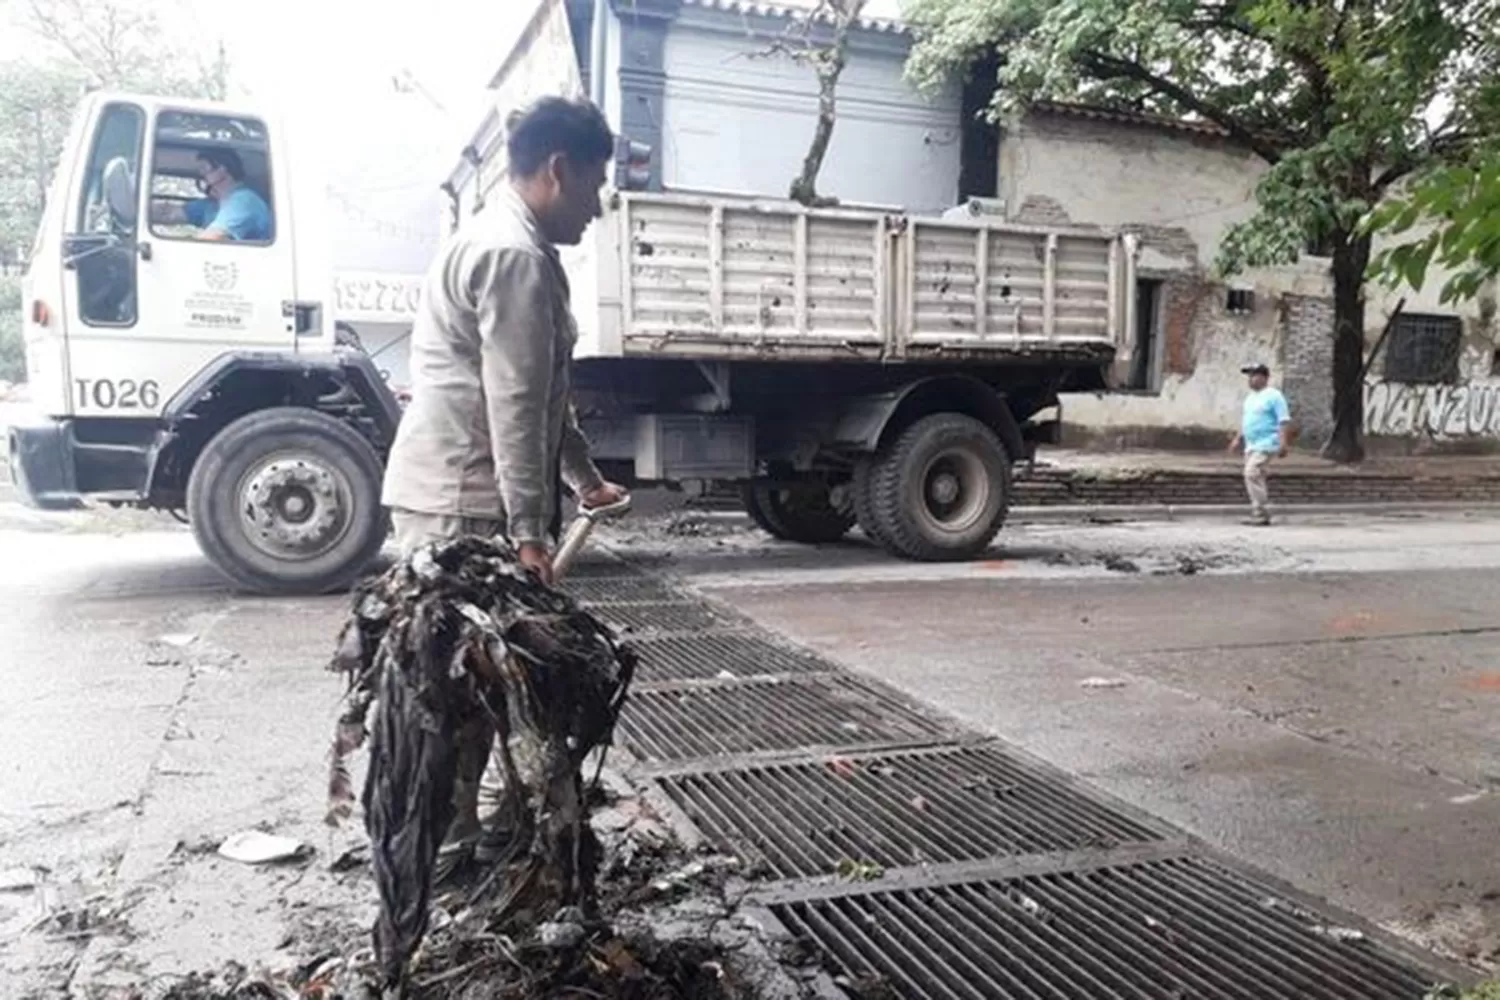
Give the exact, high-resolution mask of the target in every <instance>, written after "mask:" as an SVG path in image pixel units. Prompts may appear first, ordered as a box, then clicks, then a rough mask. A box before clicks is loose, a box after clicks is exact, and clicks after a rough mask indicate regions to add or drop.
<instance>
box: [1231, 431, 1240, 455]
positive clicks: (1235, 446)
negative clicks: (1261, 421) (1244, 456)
mask: <svg viewBox="0 0 1500 1000" xmlns="http://www.w3.org/2000/svg"><path fill="white" fill-rule="evenodd" d="M1239 450H1240V436H1239V435H1238V434H1236V435H1235V436H1234V437H1232V438H1230V439H1229V454H1231V455H1233V454H1234V453H1235V452H1237V451H1239Z"/></svg>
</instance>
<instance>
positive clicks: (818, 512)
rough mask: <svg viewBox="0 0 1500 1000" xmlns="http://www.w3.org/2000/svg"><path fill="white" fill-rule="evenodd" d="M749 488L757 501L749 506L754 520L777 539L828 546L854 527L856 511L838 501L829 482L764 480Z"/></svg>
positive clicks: (754, 500)
mask: <svg viewBox="0 0 1500 1000" xmlns="http://www.w3.org/2000/svg"><path fill="white" fill-rule="evenodd" d="M748 490H749V492H750V495H751V496H752V497H753V500H752V501H749V502H747V503H746V505H745V507H746V510H747V511H749V512H750V517H751V519H752V520H754V521H755V523H756V524H758V525H760V526H761V527H762V528H764V529H765V530H766V531H767V532H768V533H770V534H771V535H772V536H774V537H776V538H782V539H785V540H786V541H789V542H800V543H802V544H804V545H824V544H827V543H830V542H836V541H838V540H839V539H841V538H843V537H844V536H845V535H847V534H848V533H849V529H850V528H852V527H854V511H853V510H851V509H849V504H847V503H845V504H842V505H841V504H837V503H835V502H834V496H833V489H832V487H830V486H829V485H828V484H826V483H774V482H772V483H764V482H762V483H751V484H749V487H748ZM840 492H841V493H842V492H846V491H840ZM756 509H758V510H759V512H760V515H761V517H759V518H757V517H756V514H755V510H756ZM762 519H763V520H762Z"/></svg>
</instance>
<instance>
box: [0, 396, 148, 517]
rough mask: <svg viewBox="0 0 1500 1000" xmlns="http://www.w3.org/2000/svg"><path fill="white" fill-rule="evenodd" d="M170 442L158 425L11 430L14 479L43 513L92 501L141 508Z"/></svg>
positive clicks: (54, 424)
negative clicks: (92, 499) (164, 449)
mask: <svg viewBox="0 0 1500 1000" xmlns="http://www.w3.org/2000/svg"><path fill="white" fill-rule="evenodd" d="M168 437H169V434H168V432H167V431H165V430H163V429H162V428H161V427H160V425H159V424H158V423H157V422H156V421H155V420H91V421H82V422H80V421H76V420H48V419H45V418H44V419H42V420H40V421H38V422H33V423H28V424H18V425H16V426H14V427H12V428H10V435H9V438H10V475H11V479H12V480H13V481H14V482H15V484H16V488H17V489H18V490H19V491H20V493H21V497H22V498H23V499H24V500H25V501H26V503H28V504H30V505H31V506H33V507H36V508H38V509H40V510H72V509H74V508H76V507H80V506H82V501H83V500H84V499H85V498H89V497H93V498H97V499H103V500H108V501H110V502H115V503H125V504H139V503H141V502H142V501H144V500H145V499H146V498H147V496H148V495H149V494H150V489H151V472H152V468H153V466H154V464H155V462H156V456H157V454H158V453H159V452H160V449H161V447H162V446H163V444H164V443H165V441H166V439H167V438H168Z"/></svg>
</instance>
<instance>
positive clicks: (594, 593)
mask: <svg viewBox="0 0 1500 1000" xmlns="http://www.w3.org/2000/svg"><path fill="white" fill-rule="evenodd" d="M562 589H563V591H565V592H566V593H568V594H569V595H571V596H572V597H573V599H574V600H577V601H582V602H583V603H585V604H618V603H620V602H622V601H672V600H683V599H684V598H682V597H681V596H680V595H679V594H678V592H677V591H675V590H673V589H672V588H671V587H669V586H667V585H666V584H665V583H663V582H662V581H660V580H657V579H654V578H652V577H649V576H615V577H610V576H596V577H583V578H580V579H571V578H570V579H566V580H564V581H563V583H562Z"/></svg>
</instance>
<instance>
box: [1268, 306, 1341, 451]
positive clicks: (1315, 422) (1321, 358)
mask: <svg viewBox="0 0 1500 1000" xmlns="http://www.w3.org/2000/svg"><path fill="white" fill-rule="evenodd" d="M1268 363H1270V362H1268ZM1277 367H1278V368H1279V369H1280V378H1279V379H1278V380H1277V381H1278V382H1279V384H1280V386H1281V391H1282V392H1283V393H1285V394H1286V398H1287V402H1288V403H1289V404H1290V405H1291V408H1292V420H1293V421H1294V422H1295V423H1296V425H1297V427H1298V428H1299V429H1300V430H1301V432H1302V436H1301V439H1300V441H1299V442H1298V443H1299V444H1300V445H1301V446H1302V447H1304V448H1312V447H1318V446H1321V445H1322V444H1323V443H1324V442H1326V441H1327V440H1328V436H1329V435H1330V434H1332V433H1333V300H1332V299H1327V298H1316V297H1312V296H1306V295H1287V296H1285V297H1284V298H1283V300H1282V317H1281V357H1280V359H1279V360H1278V362H1277Z"/></svg>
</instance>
